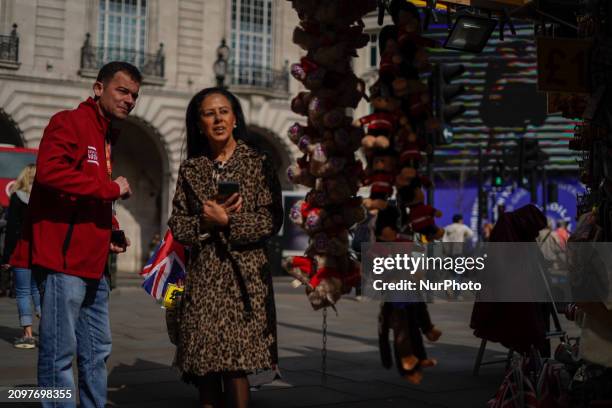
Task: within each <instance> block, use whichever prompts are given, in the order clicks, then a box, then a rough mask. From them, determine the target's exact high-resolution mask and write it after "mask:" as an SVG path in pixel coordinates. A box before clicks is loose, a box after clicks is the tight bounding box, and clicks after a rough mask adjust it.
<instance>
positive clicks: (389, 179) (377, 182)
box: [363, 149, 397, 211]
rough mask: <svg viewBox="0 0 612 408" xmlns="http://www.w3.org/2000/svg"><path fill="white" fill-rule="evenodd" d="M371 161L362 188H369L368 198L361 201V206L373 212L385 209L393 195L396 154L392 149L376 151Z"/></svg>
mask: <svg viewBox="0 0 612 408" xmlns="http://www.w3.org/2000/svg"><path fill="white" fill-rule="evenodd" d="M371 161H372V164H371V166H370V167H369V168H368V171H367V173H366V177H365V179H364V181H363V185H364V186H370V197H369V198H366V199H365V200H363V204H364V205H365V207H366V208H367V209H368V210H370V211H375V210H381V209H383V208H385V207H386V206H387V200H389V198H390V197H391V196H392V195H393V184H394V183H395V169H396V161H397V153H396V152H395V151H394V150H393V149H386V150H376V151H374V153H373V156H372V158H371Z"/></svg>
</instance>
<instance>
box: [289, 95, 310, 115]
mask: <svg viewBox="0 0 612 408" xmlns="http://www.w3.org/2000/svg"><path fill="white" fill-rule="evenodd" d="M312 98H313V96H312V94H311V93H310V92H300V93H299V94H297V96H296V97H295V98H293V99H292V100H291V110H292V111H293V112H295V113H297V114H298V115H304V116H307V115H308V106H309V105H310V101H311V99H312Z"/></svg>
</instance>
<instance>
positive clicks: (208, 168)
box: [168, 141, 283, 379]
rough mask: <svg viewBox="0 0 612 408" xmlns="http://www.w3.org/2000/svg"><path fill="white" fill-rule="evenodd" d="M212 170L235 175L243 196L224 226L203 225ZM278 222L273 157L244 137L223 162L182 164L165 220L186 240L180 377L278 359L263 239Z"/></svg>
mask: <svg viewBox="0 0 612 408" xmlns="http://www.w3.org/2000/svg"><path fill="white" fill-rule="evenodd" d="M215 171H216V172H217V174H218V176H219V177H218V179H219V180H224V181H237V182H239V183H240V194H241V196H242V198H243V204H242V208H241V210H240V211H239V212H238V213H234V214H230V216H229V225H228V226H227V227H225V228H223V229H219V228H216V229H210V228H209V227H206V226H204V225H202V217H201V213H202V203H204V201H206V200H209V199H212V198H213V197H214V196H215V195H216V193H217V184H216V182H215V181H214V180H213V176H214V172H215ZM282 222H283V209H282V197H281V187H280V183H279V181H278V178H277V176H276V174H275V172H274V170H273V167H272V164H271V162H270V160H269V159H268V158H266V156H264V155H261V154H259V153H257V152H256V151H255V150H254V149H252V148H251V147H249V146H248V145H246V144H245V143H243V142H242V141H238V144H237V146H236V149H235V150H234V153H233V154H232V156H231V157H230V158H229V159H228V160H227V162H226V163H225V164H224V166H223V168H222V169H218V167H217V169H216V170H215V163H213V162H212V161H211V160H210V159H208V158H206V157H198V158H193V159H188V160H185V161H184V162H183V163H182V164H181V167H180V170H179V176H178V180H177V186H176V193H175V195H174V200H173V208H172V215H171V217H170V219H169V220H168V225H169V226H170V229H171V230H172V233H173V235H174V237H175V238H176V239H177V240H178V241H179V242H181V243H183V244H185V245H187V246H190V247H191V250H190V256H189V261H188V264H187V278H186V281H185V293H184V296H183V302H182V304H181V311H180V321H179V335H178V344H177V354H176V359H175V364H176V365H177V367H178V368H179V369H180V370H181V371H182V372H183V374H184V378H186V379H189V378H190V377H193V376H202V375H205V374H207V373H211V372H230V371H254V370H256V369H265V368H270V367H271V366H272V365H273V364H275V363H276V362H277V347H276V315H275V306H274V293H273V290H272V278H271V275H270V268H269V265H268V259H267V256H266V253H265V249H264V244H265V240H266V239H267V238H268V237H270V236H272V235H273V234H276V233H277V232H278V230H279V229H280V227H281V225H282ZM232 263H234V266H237V267H232ZM249 305H250V309H251V311H249Z"/></svg>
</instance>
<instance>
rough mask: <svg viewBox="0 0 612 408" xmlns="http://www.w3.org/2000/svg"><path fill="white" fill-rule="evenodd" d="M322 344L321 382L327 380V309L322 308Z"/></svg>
mask: <svg viewBox="0 0 612 408" xmlns="http://www.w3.org/2000/svg"><path fill="white" fill-rule="evenodd" d="M321 331H322V332H323V343H322V344H321V375H322V378H321V380H322V382H323V384H325V382H326V380H327V307H324V308H323V326H322V330H321Z"/></svg>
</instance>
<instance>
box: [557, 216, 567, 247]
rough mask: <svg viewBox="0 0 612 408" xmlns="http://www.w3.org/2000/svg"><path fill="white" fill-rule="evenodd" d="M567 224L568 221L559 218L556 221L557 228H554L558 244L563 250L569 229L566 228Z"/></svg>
mask: <svg viewBox="0 0 612 408" xmlns="http://www.w3.org/2000/svg"><path fill="white" fill-rule="evenodd" d="M568 225H569V223H568V222H567V221H565V220H561V221H559V222H557V229H556V230H555V234H556V235H557V238H558V240H559V244H560V245H561V248H562V249H563V250H565V247H566V246H567V240H568V239H569V236H570V233H569V230H568V229H567V227H568Z"/></svg>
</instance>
